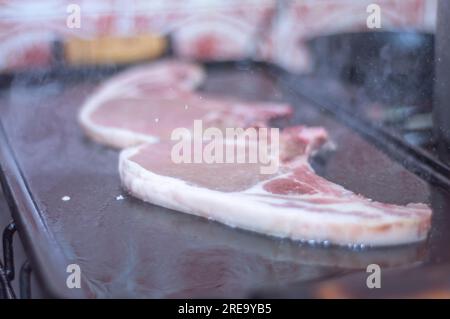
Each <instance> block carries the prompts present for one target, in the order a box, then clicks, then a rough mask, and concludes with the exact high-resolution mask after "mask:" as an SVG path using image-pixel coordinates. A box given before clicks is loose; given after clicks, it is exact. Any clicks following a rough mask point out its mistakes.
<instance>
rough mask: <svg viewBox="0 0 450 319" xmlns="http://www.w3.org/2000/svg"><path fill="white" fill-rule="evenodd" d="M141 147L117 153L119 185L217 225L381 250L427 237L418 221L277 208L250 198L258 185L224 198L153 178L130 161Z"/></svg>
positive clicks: (165, 178) (172, 180) (174, 180)
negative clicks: (421, 231)
mask: <svg viewBox="0 0 450 319" xmlns="http://www.w3.org/2000/svg"><path fill="white" fill-rule="evenodd" d="M141 147H145V145H141V146H138V147H134V148H129V149H125V150H123V151H122V152H121V154H120V158H119V173H120V177H121V181H122V184H123V186H124V187H125V188H126V189H127V190H128V191H129V192H130V193H131V194H132V195H134V196H136V197H138V198H140V199H142V200H144V201H147V202H151V203H153V204H156V205H160V206H163V207H166V208H169V209H174V210H178V211H182V212H185V213H189V214H193V215H197V216H201V217H205V218H208V219H212V220H216V221H218V222H221V223H224V224H226V225H228V226H231V227H239V228H242V229H246V230H250V231H254V232H258V233H263V234H267V235H271V236H275V237H282V238H290V239H293V240H314V241H316V242H323V241H329V242H330V243H334V244H338V245H350V244H351V245H369V246H385V245H398V244H406V243H412V242H417V241H420V240H423V239H424V237H425V236H426V233H425V234H422V233H421V234H420V236H419V235H418V233H419V232H418V228H419V224H420V221H421V220H420V217H417V218H414V217H412V216H409V217H407V218H402V217H401V216H396V215H388V214H384V215H383V218H374V219H371V218H365V217H364V216H354V215H346V214H345V211H344V210H342V213H341V214H339V215H336V212H330V213H329V214H327V213H320V214H318V213H314V212H311V211H308V210H304V209H301V208H290V207H281V208H279V209H277V207H274V206H272V205H270V204H269V203H270V202H271V203H274V201H275V203H276V202H277V201H280V202H282V201H283V199H270V198H264V199H262V198H257V199H256V198H255V197H254V196H251V195H252V194H254V192H255V190H256V188H260V187H261V184H260V185H257V186H255V187H253V188H250V189H249V190H247V191H244V192H230V193H227V192H220V191H215V190H211V189H207V188H203V187H198V186H194V185H191V184H189V183H187V182H185V181H183V180H181V179H177V178H173V177H168V176H161V175H158V174H154V173H152V172H150V171H148V170H146V169H144V168H143V167H141V166H140V165H139V164H137V163H136V162H134V161H131V160H130V158H131V157H132V156H133V155H135V154H136V153H137V152H138V151H139V149H140V148H141ZM265 193H266V194H269V193H267V192H265ZM284 200H285V199H284ZM346 205H347V204H346ZM324 207H326V206H324ZM355 208H358V209H361V207H355ZM366 208H367V207H364V209H365V210H366ZM333 210H334V209H333ZM346 210H348V206H347V208H346ZM383 226H389V229H388V230H387V231H385V232H383V233H382V234H380V233H379V232H377V230H376V227H383Z"/></svg>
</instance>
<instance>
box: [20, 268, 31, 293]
mask: <svg viewBox="0 0 450 319" xmlns="http://www.w3.org/2000/svg"><path fill="white" fill-rule="evenodd" d="M31 270H32V269H31V265H30V262H29V261H28V260H27V261H25V262H24V263H23V265H22V267H21V268H20V275H19V278H20V299H31Z"/></svg>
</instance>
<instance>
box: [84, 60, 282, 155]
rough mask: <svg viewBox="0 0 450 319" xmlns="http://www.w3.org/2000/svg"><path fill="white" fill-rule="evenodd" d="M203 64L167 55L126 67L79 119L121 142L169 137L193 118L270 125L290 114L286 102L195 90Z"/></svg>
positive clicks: (111, 141) (95, 134)
mask: <svg viewBox="0 0 450 319" xmlns="http://www.w3.org/2000/svg"><path fill="white" fill-rule="evenodd" d="M203 77H204V75H203V71H202V69H201V68H200V67H199V66H197V65H195V64H190V63H185V62H175V61H165V62H159V63H155V64H153V65H150V66H147V67H143V68H136V69H132V70H130V71H126V72H124V73H122V74H120V75H118V76H116V77H114V78H113V79H111V80H109V81H107V82H106V83H105V84H104V85H102V86H101V87H100V88H99V89H98V90H97V91H96V92H95V93H94V94H93V95H92V96H91V97H90V98H89V99H88V100H87V101H86V102H85V104H84V105H83V106H82V108H81V111H80V114H79V121H80V123H81V125H82V127H83V128H84V130H85V131H86V133H87V134H88V135H89V136H90V137H91V138H93V139H94V140H96V141H98V142H100V143H104V144H107V145H110V146H113V147H117V148H124V147H128V146H133V145H137V144H141V143H144V142H149V143H154V142H158V141H159V140H164V139H168V138H170V134H171V132H172V131H173V130H174V129H175V128H179V127H186V128H189V127H190V126H191V125H192V123H193V121H194V120H203V121H204V123H205V124H208V125H209V126H215V127H219V128H225V127H229V126H231V127H243V128H245V127H251V126H267V121H268V120H270V119H272V118H274V117H283V116H288V115H290V114H291V108H290V107H289V106H287V105H285V104H280V103H267V102H244V101H239V100H234V99H225V98H218V97H208V96H205V95H203V96H202V95H199V94H197V93H194V92H192V90H193V89H195V88H196V87H197V86H198V85H199V84H200V83H201V82H202V80H203Z"/></svg>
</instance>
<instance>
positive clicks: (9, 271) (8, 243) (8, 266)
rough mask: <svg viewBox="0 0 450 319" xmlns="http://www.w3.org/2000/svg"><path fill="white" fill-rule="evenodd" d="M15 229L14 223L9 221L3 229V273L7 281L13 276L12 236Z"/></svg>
mask: <svg viewBox="0 0 450 319" xmlns="http://www.w3.org/2000/svg"><path fill="white" fill-rule="evenodd" d="M16 230H17V229H16V224H15V223H14V221H11V222H10V223H9V224H8V226H6V228H5V230H4V231H3V262H4V270H5V275H6V278H7V279H8V280H9V281H13V280H14V277H15V271H14V249H13V237H14V233H15V232H16Z"/></svg>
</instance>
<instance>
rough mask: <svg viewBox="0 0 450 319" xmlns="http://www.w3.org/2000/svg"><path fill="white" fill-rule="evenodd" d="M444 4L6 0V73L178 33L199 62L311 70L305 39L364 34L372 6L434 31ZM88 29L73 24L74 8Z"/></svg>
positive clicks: (0, 30) (1, 50) (395, 21)
mask: <svg viewBox="0 0 450 319" xmlns="http://www.w3.org/2000/svg"><path fill="white" fill-rule="evenodd" d="M436 1H437V0H379V1H372V0H338V1H336V0H208V1H206V0H187V1H176V0H165V1H164V0H153V1H145V0H99V1H95V2H94V1H88V0H40V1H35V0H0V70H15V69H23V68H30V67H45V66H47V65H48V64H49V63H50V56H51V55H50V54H51V53H50V48H51V43H52V41H53V40H55V39H61V38H64V37H70V36H76V37H83V38H92V37H96V36H99V35H122V34H124V35H127V34H136V33H147V32H157V33H163V34H167V33H169V34H171V35H172V37H173V40H174V48H175V51H176V52H177V53H178V54H179V55H182V56H187V57H190V58H197V59H216V60H223V59H238V58H243V57H249V56H252V57H255V58H257V59H267V60H270V61H274V62H276V63H279V64H281V65H283V66H285V67H288V68H291V69H293V70H297V71H302V70H306V69H307V68H308V65H309V60H308V55H307V50H306V49H305V46H304V41H305V39H307V38H309V37H312V36H314V35H319V34H325V33H333V32H341V31H348V30H364V29H365V28H366V25H365V21H366V18H367V16H368V13H367V12H366V7H367V5H368V4H370V3H372V2H375V3H377V4H378V5H379V6H380V7H381V10H382V20H381V21H382V28H383V29H392V28H414V29H419V30H433V27H434V24H435V16H436ZM71 3H74V4H77V5H79V6H80V8H81V27H80V28H79V29H76V28H75V29H71V28H69V27H68V26H67V25H66V19H67V17H68V15H69V13H67V11H66V10H67V5H68V4H71Z"/></svg>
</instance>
